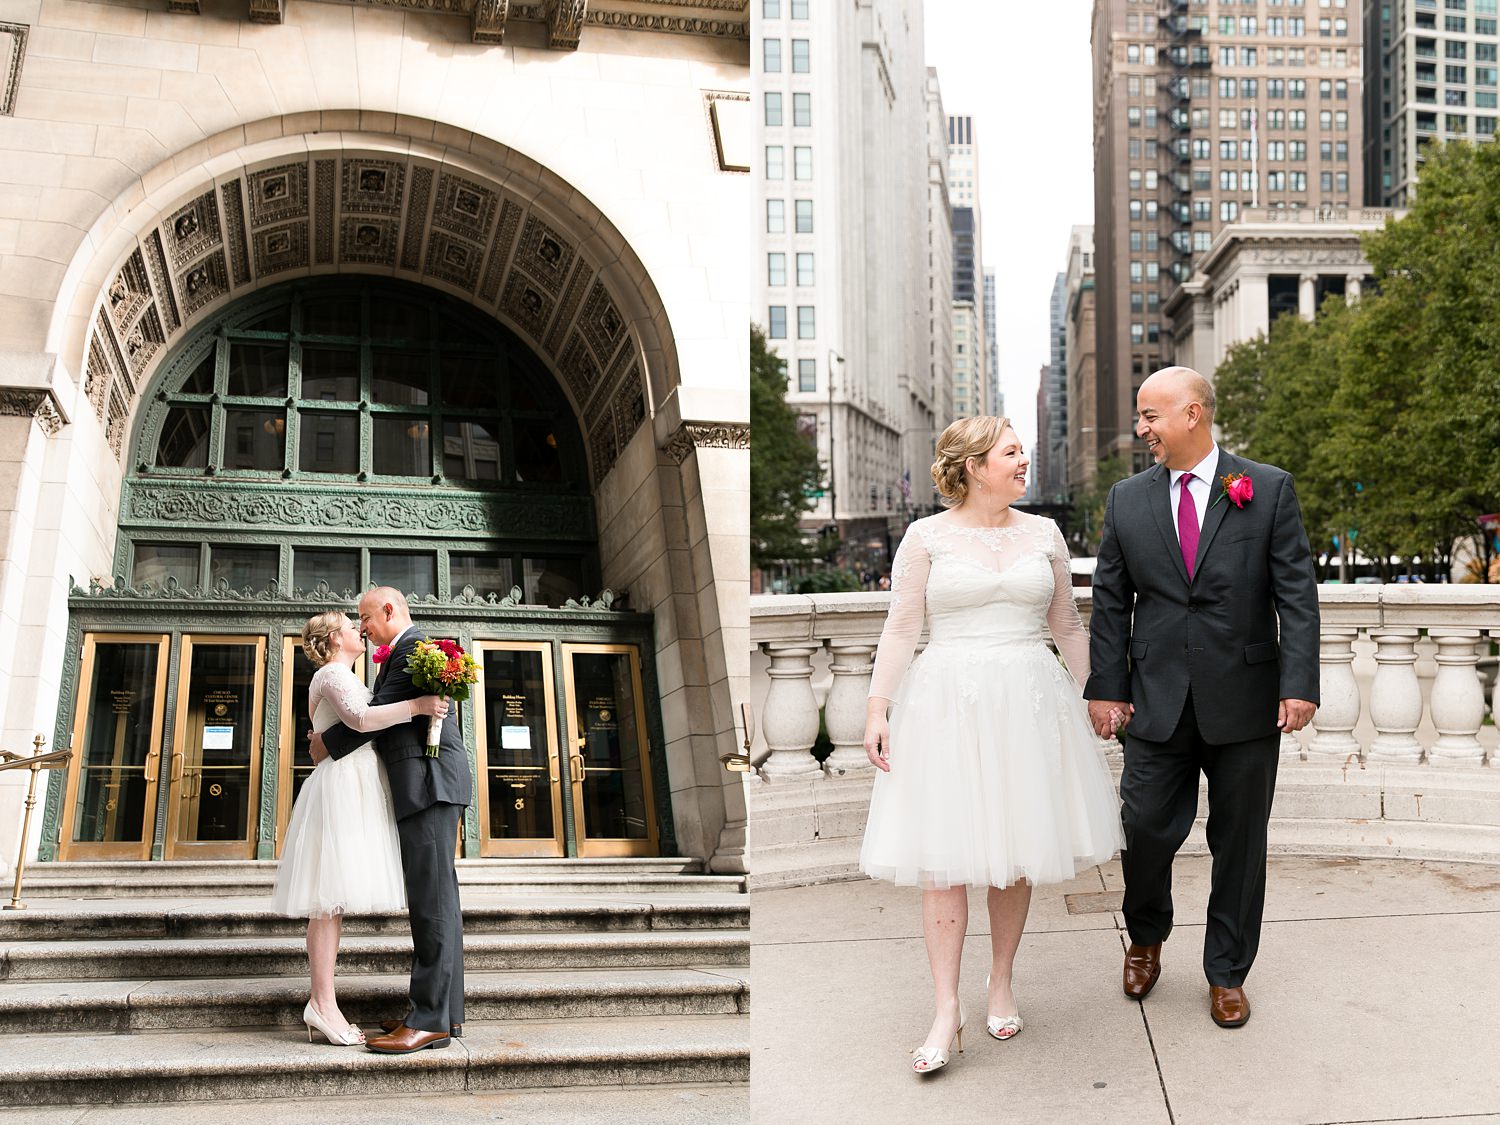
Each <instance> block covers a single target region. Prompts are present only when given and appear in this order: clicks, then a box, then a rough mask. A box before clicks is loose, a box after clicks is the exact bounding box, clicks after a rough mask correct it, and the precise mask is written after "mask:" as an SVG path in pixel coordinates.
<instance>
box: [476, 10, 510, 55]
mask: <svg viewBox="0 0 1500 1125" xmlns="http://www.w3.org/2000/svg"><path fill="white" fill-rule="evenodd" d="M508 15H510V0H475V4H474V13H473V22H472V24H471V27H470V34H471V36H472V38H473V40H474V42H476V43H494V44H500V43H504V42H505V18H506V16H508Z"/></svg>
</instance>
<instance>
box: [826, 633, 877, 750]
mask: <svg viewBox="0 0 1500 1125" xmlns="http://www.w3.org/2000/svg"><path fill="white" fill-rule="evenodd" d="M828 652H829V656H830V659H829V671H831V672H832V673H833V686H832V687H831V688H829V689H828V699H827V700H826V701H825V702H824V704H823V725H824V727H825V728H826V729H827V731H828V740H829V741H830V742H832V743H833V753H832V754H830V755H829V756H828V759H827V761H825V762H824V763H823V772H824V773H826V774H827V775H828V776H829V777H844V776H848V775H861V774H866V773H872V772H874V769H875V767H874V766H872V765H870V759H869V756H868V755H867V754H866V753H865V710H866V708H865V700H867V699H868V698H869V696H870V674H871V673H872V672H874V671H875V660H874V653H875V646H874V645H873V644H870V643H869V642H867V641H866V642H854V643H850V642H848V641H829V642H828Z"/></svg>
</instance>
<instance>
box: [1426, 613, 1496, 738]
mask: <svg viewBox="0 0 1500 1125" xmlns="http://www.w3.org/2000/svg"><path fill="white" fill-rule="evenodd" d="M1430 635H1431V637H1432V639H1433V641H1434V642H1435V643H1436V644H1437V675H1436V676H1435V677H1434V678H1433V681H1432V695H1431V696H1430V697H1429V698H1430V701H1431V702H1430V704H1429V706H1431V708H1432V725H1433V726H1435V727H1436V728H1437V732H1438V737H1437V741H1436V742H1434V743H1433V744H1432V749H1431V750H1430V751H1428V754H1427V760H1428V761H1430V762H1431V763H1432V764H1433V765H1462V766H1477V765H1482V764H1483V763H1484V748H1483V747H1482V746H1480V745H1479V739H1478V738H1477V737H1475V736H1476V735H1478V733H1479V728H1480V727H1481V726H1482V725H1483V724H1484V688H1483V687H1481V686H1480V683H1479V672H1478V670H1477V667H1478V664H1479V653H1478V651H1477V646H1478V643H1479V638H1480V636H1481V633H1480V631H1479V630H1478V629H1449V628H1447V627H1444V628H1443V630H1442V631H1441V632H1438V631H1437V630H1436V629H1434V630H1431V632H1430Z"/></svg>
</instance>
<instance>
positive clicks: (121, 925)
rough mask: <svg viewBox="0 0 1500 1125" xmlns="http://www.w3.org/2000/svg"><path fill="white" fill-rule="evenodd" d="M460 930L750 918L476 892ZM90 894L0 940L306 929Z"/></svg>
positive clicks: (19, 922) (652, 904)
mask: <svg viewBox="0 0 1500 1125" xmlns="http://www.w3.org/2000/svg"><path fill="white" fill-rule="evenodd" d="M463 897H464V898H465V899H467V900H468V901H466V902H465V903H464V932H465V933H470V934H499V933H539V932H545V933H559V932H570V931H571V932H590V933H602V932H624V931H654V930H692V929H705V930H727V929H745V928H747V927H748V926H749V925H750V907H749V900H748V898H747V897H746V896H745V895H740V894H731V895H712V896H709V895H696V896H691V897H686V896H684V897H670V896H657V897H656V898H653V899H638V898H628V899H618V898H592V899H591V898H588V897H586V896H582V895H571V896H567V897H561V898H556V899H550V898H541V897H533V896H522V897H521V898H520V900H519V901H517V900H516V899H515V898H512V897H509V896H507V898H506V899H505V900H504V901H499V900H497V899H496V898H494V897H493V896H486V898H485V899H484V901H476V900H477V899H478V898H479V896H478V894H477V893H468V894H465V895H464V896H463ZM140 901H141V900H139V899H130V900H127V901H126V902H116V901H114V900H94V901H93V902H92V903H90V904H88V905H87V906H73V905H71V904H70V905H62V904H61V903H58V902H56V901H49V902H44V903H40V904H38V905H37V906H36V907H33V908H31V909H28V910H18V911H5V912H3V913H0V942H7V941H64V940H68V939H72V938H76V939H79V940H84V941H88V940H95V941H97V940H102V939H127V938H184V939H185V938H205V939H211V938H227V937H292V936H299V935H302V934H305V933H306V931H307V922H306V920H305V919H301V918H287V917H284V916H282V915H279V914H274V913H272V912H271V911H269V910H268V909H267V908H266V900H264V899H260V900H256V899H246V900H241V901H235V902H225V903H224V904H223V905H219V904H218V903H213V902H210V903H203V904H187V903H181V904H177V903H171V904H163V905H137V904H139V903H140ZM410 932H411V929H410V926H409V924H408V921H407V915H406V912H405V911H396V912H389V913H384V914H367V915H357V916H356V915H350V916H349V917H347V918H346V919H345V920H344V934H345V935H346V936H351V937H352V936H355V935H360V934H390V935H396V934H409V933H410Z"/></svg>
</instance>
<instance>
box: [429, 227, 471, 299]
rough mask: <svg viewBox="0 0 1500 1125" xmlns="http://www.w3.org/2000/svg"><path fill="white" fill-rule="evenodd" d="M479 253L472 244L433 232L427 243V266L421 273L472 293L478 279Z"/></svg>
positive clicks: (439, 232) (440, 232)
mask: <svg viewBox="0 0 1500 1125" xmlns="http://www.w3.org/2000/svg"><path fill="white" fill-rule="evenodd" d="M481 253H482V251H481V250H480V248H479V247H478V246H475V245H474V244H473V243H472V242H465V241H464V240H463V239H461V238H454V237H452V236H451V235H448V234H444V233H443V232H442V231H433V232H432V235H431V236H430V237H429V239H428V241H427V265H426V266H425V267H424V268H423V270H422V272H423V273H425V274H427V275H428V276H430V277H440V278H442V279H443V280H444V281H446V282H448V283H449V284H450V285H456V286H458V287H459V288H460V289H465V290H467V291H468V292H470V293H472V292H473V291H474V284H475V282H476V281H477V280H478V277H479V258H480V255H481Z"/></svg>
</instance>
